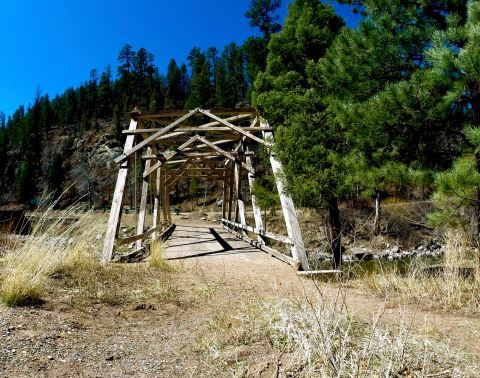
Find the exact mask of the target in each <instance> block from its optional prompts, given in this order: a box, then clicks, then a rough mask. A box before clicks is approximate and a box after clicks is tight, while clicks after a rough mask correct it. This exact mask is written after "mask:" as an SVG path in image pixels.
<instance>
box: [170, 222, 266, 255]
mask: <svg viewBox="0 0 480 378" xmlns="http://www.w3.org/2000/svg"><path fill="white" fill-rule="evenodd" d="M253 253H255V254H262V255H264V253H263V252H261V251H259V250H257V249H255V248H253V247H251V246H250V245H248V244H247V243H245V242H243V241H241V240H238V239H236V238H235V237H234V236H232V235H231V234H229V233H228V232H226V231H225V230H223V228H222V226H220V225H217V224H212V223H207V222H205V223H199V222H196V223H190V222H189V223H186V222H185V223H184V222H177V227H176V229H175V232H174V233H173V234H172V236H171V237H170V239H169V240H168V241H167V242H166V248H165V258H166V259H167V260H184V259H191V258H199V257H215V256H229V255H239V254H240V255H245V254H253Z"/></svg>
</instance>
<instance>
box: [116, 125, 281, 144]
mask: <svg viewBox="0 0 480 378" xmlns="http://www.w3.org/2000/svg"><path fill="white" fill-rule="evenodd" d="M215 123H218V122H215ZM238 127H239V128H241V129H242V130H243V131H249V132H261V131H273V127H268V128H266V130H261V129H260V128H259V127H250V126H238ZM160 130H162V129H161V128H158V129H157V128H156V129H138V130H133V131H130V130H123V131H122V134H126V135H132V134H152V133H156V132H158V131H160ZM192 131H193V132H195V131H202V132H204V131H205V132H212V133H216V132H225V131H231V132H232V133H235V132H236V131H234V130H232V129H230V128H228V127H204V126H197V127H184V126H182V127H179V128H178V129H177V131H176V132H175V133H171V134H167V135H163V136H161V137H160V138H158V139H167V137H169V136H180V135H185V133H187V132H192ZM158 139H157V140H158Z"/></svg>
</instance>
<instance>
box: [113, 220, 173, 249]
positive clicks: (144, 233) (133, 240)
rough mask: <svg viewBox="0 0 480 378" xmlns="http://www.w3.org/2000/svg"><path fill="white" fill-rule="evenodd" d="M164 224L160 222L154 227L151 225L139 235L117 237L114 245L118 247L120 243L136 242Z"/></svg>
mask: <svg viewBox="0 0 480 378" xmlns="http://www.w3.org/2000/svg"><path fill="white" fill-rule="evenodd" d="M164 225H165V224H164V223H162V224H160V225H158V226H156V227H152V228H151V229H150V230H148V231H147V232H143V233H141V234H139V235H134V236H130V237H128V238H123V239H118V240H117V243H116V245H117V247H120V246H121V245H125V244H130V243H133V242H138V241H139V240H142V239H146V238H147V237H148V236H150V235H152V234H153V233H154V232H157V231H159V230H160V229H161V228H162V227H163V226H164Z"/></svg>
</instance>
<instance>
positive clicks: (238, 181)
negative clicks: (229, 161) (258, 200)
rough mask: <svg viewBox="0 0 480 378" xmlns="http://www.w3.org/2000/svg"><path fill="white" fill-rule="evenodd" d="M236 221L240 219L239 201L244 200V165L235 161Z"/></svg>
mask: <svg viewBox="0 0 480 378" xmlns="http://www.w3.org/2000/svg"><path fill="white" fill-rule="evenodd" d="M234 171H235V174H234V177H235V198H236V200H235V222H236V223H238V221H239V215H240V214H239V208H238V201H239V200H242V166H241V165H240V163H239V162H237V161H235V169H234Z"/></svg>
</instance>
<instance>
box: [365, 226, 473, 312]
mask: <svg viewBox="0 0 480 378" xmlns="http://www.w3.org/2000/svg"><path fill="white" fill-rule="evenodd" d="M469 246H470V243H469V240H468V238H467V237H466V236H465V234H463V233H462V232H459V231H448V232H446V233H445V237H444V247H445V252H444V255H443V257H442V259H441V260H440V261H438V263H437V264H436V265H435V266H431V264H427V263H425V262H413V263H412V264H411V265H410V267H409V269H408V271H407V273H406V274H405V273H400V272H398V271H395V270H390V271H380V272H378V273H375V274H373V275H371V276H370V277H368V278H365V279H364V280H363V281H362V280H360V281H359V282H358V283H359V285H361V286H366V287H367V288H369V289H371V290H373V291H374V292H376V293H377V294H380V295H381V296H383V297H385V298H388V299H392V300H397V301H403V302H406V303H415V304H418V305H420V306H422V307H425V308H429V309H440V310H454V311H459V312H462V313H464V314H467V315H477V314H479V313H480V264H479V260H478V256H475V255H474V254H473V253H472V252H471V250H470V249H469Z"/></svg>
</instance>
